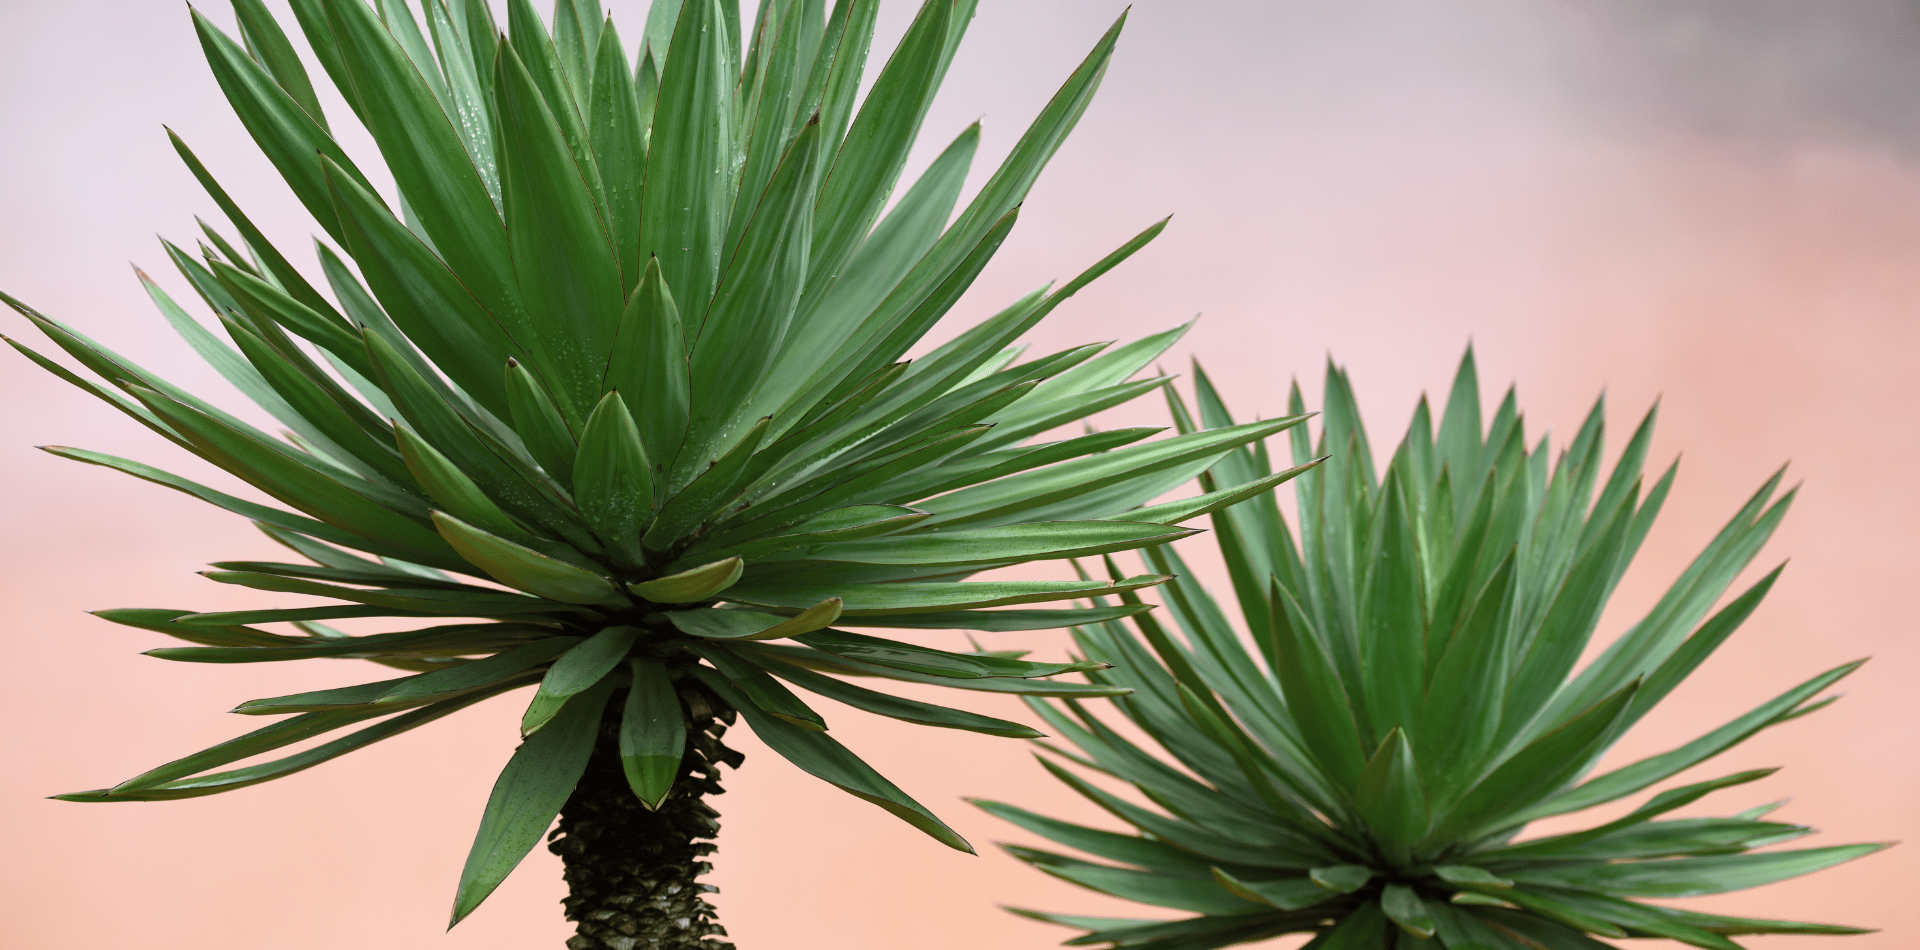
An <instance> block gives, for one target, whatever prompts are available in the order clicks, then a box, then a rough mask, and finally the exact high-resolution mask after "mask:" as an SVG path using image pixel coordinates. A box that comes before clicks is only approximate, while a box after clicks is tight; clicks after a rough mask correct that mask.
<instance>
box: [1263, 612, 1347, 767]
mask: <svg viewBox="0 0 1920 950" xmlns="http://www.w3.org/2000/svg"><path fill="white" fill-rule="evenodd" d="M1272 584H1273V593H1272V595H1271V597H1270V599H1269V603H1271V604H1272V608H1271V610H1272V615H1271V617H1270V622H1271V623H1272V629H1273V631H1274V638H1275V654H1276V657H1275V661H1274V665H1275V670H1274V672H1275V673H1276V674H1277V677H1278V679H1279V681H1280V690H1281V692H1282V694H1283V695H1285V697H1286V699H1287V708H1288V710H1289V711H1290V712H1291V714H1292V716H1293V718H1294V720H1295V721H1296V722H1298V723H1299V724H1300V733H1301V737H1302V739H1303V740H1304V742H1305V745H1306V746H1307V748H1308V750H1309V751H1310V752H1311V753H1312V754H1313V757H1314V758H1315V759H1316V760H1317V761H1318V763H1319V766H1320V769H1321V770H1322V771H1323V772H1324V773H1325V774H1326V776H1327V777H1328V778H1329V779H1331V780H1332V781H1333V782H1334V783H1335V784H1336V785H1339V786H1343V787H1346V788H1353V787H1355V786H1357V785H1358V784H1359V781H1360V775H1361V774H1362V773H1363V772H1364V771H1365V770H1366V764H1367V761H1366V758H1365V753H1364V752H1363V751H1362V750H1361V746H1360V730H1359V726H1358V724H1357V723H1355V721H1354V716H1353V713H1354V710H1353V705H1352V703H1351V702H1350V701H1349V700H1348V698H1347V692H1346V689H1345V688H1344V686H1343V684H1342V683H1341V681H1340V674H1339V672H1338V671H1337V670H1335V668H1334V664H1333V659H1332V657H1331V656H1330V655H1329V654H1328V652H1327V647H1326V643H1325V641H1324V640H1322V638H1321V635H1320V634H1319V633H1318V632H1317V631H1315V630H1314V628H1313V627H1312V625H1311V624H1310V622H1309V621H1308V619H1307V615H1306V613H1305V611H1304V610H1303V609H1302V608H1301V607H1300V604H1299V602H1298V601H1296V600H1295V599H1294V595H1293V593H1292V592H1291V591H1289V590H1287V589H1286V588H1285V587H1282V586H1281V585H1280V582H1279V581H1278V580H1274V581H1273V582H1272Z"/></svg>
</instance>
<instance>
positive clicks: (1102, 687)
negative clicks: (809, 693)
mask: <svg viewBox="0 0 1920 950" xmlns="http://www.w3.org/2000/svg"><path fill="white" fill-rule="evenodd" d="M738 652H742V653H745V652H752V653H754V654H755V655H757V656H771V657H773V658H775V659H778V660H784V661H786V662H788V663H792V664H793V665H795V666H799V667H804V668H806V669H812V670H825V671H827V672H829V673H840V674H843V675H847V676H874V677H880V678H883V679H891V680H899V681H901V682H903V683H922V684H925V685H928V686H948V687H952V688H954V689H971V690H979V691H981V692H987V693H1013V694H1016V695H1021V696H1053V697H1071V698H1075V699H1103V698H1107V697H1111V696H1125V695H1127V694H1128V693H1131V692H1133V690H1132V689H1130V688H1128V687H1125V686H1110V685H1106V684H1102V683H1061V682H1056V681H1052V680H1044V679H1036V680H1024V679H1005V678H994V679H954V678H951V677H946V676H929V675H927V674H925V673H910V672H908V671H906V670H899V669H893V668H891V667H885V666H875V665H873V664H871V663H862V662H860V661H858V660H850V659H847V658H845V657H841V656H836V655H835V654H832V653H827V652H825V651H823V650H814V649H809V648H806V647H791V646H786V645H784V644H778V643H755V644H752V645H751V646H750V647H749V646H745V645H743V646H742V647H741V648H740V650H739V651H738Z"/></svg>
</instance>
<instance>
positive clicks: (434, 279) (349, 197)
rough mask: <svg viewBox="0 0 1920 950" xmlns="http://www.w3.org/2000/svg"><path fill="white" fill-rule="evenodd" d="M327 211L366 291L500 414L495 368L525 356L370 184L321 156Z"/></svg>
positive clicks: (462, 383) (452, 374) (423, 348)
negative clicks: (335, 217)
mask: <svg viewBox="0 0 1920 950" xmlns="http://www.w3.org/2000/svg"><path fill="white" fill-rule="evenodd" d="M321 164H322V165H323V166H324V167H325V168H326V176H325V185H326V187H327V188H328V189H329V191H328V194H329V196H330V197H329V205H328V206H329V208H333V209H338V219H339V221H340V228H341V232H342V234H341V237H340V238H339V241H340V243H341V244H343V245H344V246H345V247H346V248H347V249H348V251H349V252H350V253H351V254H352V255H353V260H354V263H355V264H357V265H358V266H359V268H360V275H361V276H362V277H364V278H366V281H367V288H368V289H369V290H371V291H372V292H373V295H374V297H376V298H378V300H379V302H380V306H381V307H382V308H384V309H385V310H386V312H387V314H388V316H390V317H392V318H393V322H394V325H395V326H397V327H399V328H400V329H401V330H402V331H404V332H405V333H406V335H407V339H408V340H411V341H412V342H413V343H414V344H416V345H418V346H419V347H420V350H421V352H423V353H425V354H427V356H429V357H431V358H432V359H433V363H434V365H435V366H436V367H438V368H440V369H441V370H442V371H443V372H445V373H446V374H447V378H448V379H451V380H452V381H453V382H454V384H456V385H458V386H459V387H460V389H461V391H463V392H465V393H467V394H468V395H470V396H472V397H473V398H475V399H476V400H479V401H480V403H481V404H482V405H484V406H486V407H487V408H488V410H490V411H492V412H494V413H496V414H499V415H507V414H508V411H507V407H506V403H505V399H504V397H503V395H502V393H501V387H500V375H499V374H500V366H501V364H502V363H504V362H506V361H507V360H508V359H509V358H519V359H527V358H529V357H528V355H527V353H526V352H525V350H523V349H522V348H521V345H520V344H519V343H518V342H516V341H515V339H514V337H513V336H512V335H510V334H509V333H508V330H507V328H506V327H505V326H503V325H502V323H501V321H500V319H499V318H498V317H497V316H496V315H495V314H494V313H493V312H492V311H491V310H489V309H488V308H487V307H484V306H482V305H481V302H480V300H478V299H477V298H476V297H475V296H474V295H473V293H472V292H471V291H469V290H468V288H467V286H466V284H464V283H463V282H462V280H461V278H459V277H456V276H455V275H454V274H453V272H452V271H450V270H448V269H447V265H446V264H444V263H442V262H441V261H440V259H439V257H437V256H436V255H435V254H434V252H433V250H432V249H431V248H429V247H427V245H426V244H424V243H422V242H421V241H420V239H419V238H418V237H415V236H414V235H413V233H412V232H410V231H409V230H407V227H406V226H405V225H403V224H401V223H400V220H399V219H398V218H395V217H394V216H393V213H392V212H390V211H388V210H387V209H386V207H385V206H384V205H382V204H381V203H380V199H379V198H377V197H376V196H375V194H374V191H373V189H372V188H370V187H368V186H366V185H365V184H362V183H360V182H358V181H354V180H352V178H351V177H350V176H349V175H347V174H346V173H345V172H344V171H342V170H341V169H340V166H339V165H337V164H334V163H333V161H332V160H331V159H323V160H322V161H321Z"/></svg>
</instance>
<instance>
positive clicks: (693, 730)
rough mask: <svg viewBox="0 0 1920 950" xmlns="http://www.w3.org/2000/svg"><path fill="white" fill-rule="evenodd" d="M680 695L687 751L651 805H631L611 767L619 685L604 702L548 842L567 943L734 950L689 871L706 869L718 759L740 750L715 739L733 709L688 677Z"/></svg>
mask: <svg viewBox="0 0 1920 950" xmlns="http://www.w3.org/2000/svg"><path fill="white" fill-rule="evenodd" d="M680 699H681V702H682V703H683V704H684V706H685V708H686V710H687V717H688V721H687V751H686V755H685V756H684V757H682V758H681V760H680V775H679V778H678V779H677V780H676V781H675V782H674V785H673V792H672V793H671V794H670V795H668V797H667V800H666V801H665V802H663V803H662V804H661V806H660V810H659V811H648V810H647V808H646V806H645V805H642V804H640V800H639V799H638V798H635V797H634V794H633V790H632V789H631V788H629V787H628V786H627V778H626V774H625V773H624V772H622V771H621V768H620V712H621V710H622V709H624V708H625V706H626V693H625V692H624V691H622V692H618V693H615V694H614V695H613V696H612V697H611V698H610V699H609V701H608V702H607V713H606V716H605V717H604V718H603V719H602V720H601V722H600V735H599V738H598V739H597V740H596V741H595V743H594V747H593V757H592V759H591V760H589V761H588V763H587V771H586V774H585V775H583V776H581V778H580V784H579V785H578V786H577V787H576V788H575V789H574V792H573V795H572V797H570V798H568V799H567V804H566V807H564V808H562V809H561V810H560V826H559V828H557V829H556V830H555V831H554V832H553V834H552V835H551V836H550V837H549V844H548V845H547V849H548V850H550V851H552V852H553V853H554V854H557V855H559V856H560V859H561V861H562V862H564V863H565V866H566V880H567V890H568V892H569V893H568V896H567V898H566V900H565V901H563V902H562V903H564V904H565V905H566V910H567V919H568V920H571V921H577V922H578V923H579V928H578V932H577V933H575V935H574V936H572V937H570V938H568V940H567V947H568V950H733V944H731V943H729V942H727V941H726V940H724V939H720V938H723V937H725V936H726V933H727V931H726V928H724V927H721V926H720V925H719V924H718V923H717V922H715V920H714V910H713V905H711V904H709V903H707V899H706V895H707V894H710V893H714V892H716V891H717V890H718V889H717V888H715V887H713V886H712V885H709V884H701V883H700V882H699V880H698V879H699V877H700V875H702V874H705V873H706V872H708V871H711V870H713V865H712V864H710V863H708V862H707V861H706V860H705V858H706V857H707V856H708V855H711V854H712V853H713V851H714V847H715V845H714V844H713V841H712V839H713V838H714V837H715V836H716V835H718V834H719V833H720V823H719V822H718V821H717V820H716V819H717V818H718V817H719V815H720V813H719V812H717V811H714V810H713V808H712V807H711V806H709V805H708V804H707V803H706V801H705V800H704V799H705V797H706V796H708V795H718V794H720V793H721V791H723V789H721V787H720V765H721V763H725V764H726V765H727V766H728V767H730V768H739V766H740V761H741V755H740V753H738V752H735V751H733V750H732V749H729V748H727V747H726V746H725V745H722V744H721V742H720V737H721V735H722V734H724V733H725V732H726V729H727V726H728V725H730V724H732V723H733V720H734V712H733V710H732V709H731V708H729V707H728V706H727V705H726V704H725V703H723V702H721V701H720V699H719V698H718V697H716V696H714V695H713V694H712V693H711V692H709V691H707V690H706V689H704V688H702V687H701V686H700V685H698V684H697V683H694V682H691V681H682V683H681V684H680ZM703 839H704V840H703Z"/></svg>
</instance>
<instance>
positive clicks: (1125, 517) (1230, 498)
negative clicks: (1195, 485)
mask: <svg viewBox="0 0 1920 950" xmlns="http://www.w3.org/2000/svg"><path fill="white" fill-rule="evenodd" d="M1321 461H1322V460H1320V459H1316V460H1314V461H1312V462H1308V463H1307V464H1305V465H1297V466H1294V467H1293V468H1290V469H1287V470H1285V471H1282V472H1275V473H1274V474H1272V475H1267V476H1263V477H1261V478H1258V479H1255V480H1253V481H1251V482H1248V483H1246V484H1244V485H1239V486H1236V487H1234V488H1222V489H1220V490H1218V491H1210V492H1202V493H1201V494H1198V495H1195V496H1193V497H1192V498H1182V499H1180V500H1179V501H1170V502H1167V503H1165V504H1161V505H1149V506H1147V507H1144V508H1135V509H1133V510H1132V511H1123V512H1121V513H1119V514H1117V515H1107V516H1106V517H1105V518H1102V519H1101V520H1102V521H1146V522H1152V523H1155V524H1179V523H1180V522H1182V521H1187V520H1189V519H1192V518H1198V517H1200V516H1201V515H1210V514H1213V513H1214V512H1217V511H1222V510H1224V509H1227V508H1230V507H1232V506H1234V505H1238V504H1239V503H1241V502H1243V501H1246V500H1247V499H1249V498H1254V497H1256V496H1260V495H1264V494H1266V493H1267V492H1270V491H1272V490H1273V489H1274V487H1275V486H1278V485H1280V484H1281V483H1283V482H1289V481H1292V480H1293V479H1294V478H1296V477H1298V476H1300V475H1302V474H1305V473H1306V472H1309V471H1312V470H1313V468H1314V467H1315V466H1317V465H1319V464H1320V462H1321Z"/></svg>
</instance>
